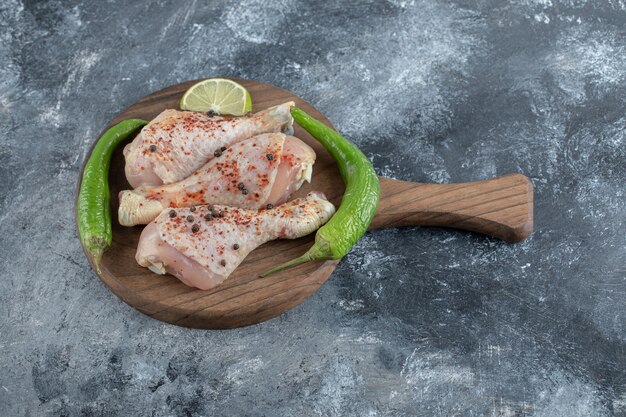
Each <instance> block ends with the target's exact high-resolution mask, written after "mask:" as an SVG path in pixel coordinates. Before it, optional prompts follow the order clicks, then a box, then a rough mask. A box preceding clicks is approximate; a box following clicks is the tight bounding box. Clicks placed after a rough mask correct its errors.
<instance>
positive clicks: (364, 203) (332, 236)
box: [261, 107, 380, 277]
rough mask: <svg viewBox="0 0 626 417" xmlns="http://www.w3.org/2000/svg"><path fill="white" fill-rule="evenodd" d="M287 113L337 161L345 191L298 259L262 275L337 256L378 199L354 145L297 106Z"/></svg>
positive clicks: (370, 170) (363, 226)
mask: <svg viewBox="0 0 626 417" xmlns="http://www.w3.org/2000/svg"><path fill="white" fill-rule="evenodd" d="M291 114H292V116H293V118H294V120H295V121H296V122H297V123H298V124H299V125H300V126H302V127H303V128H304V130H306V131H307V132H309V133H310V134H311V135H312V136H313V137H314V138H315V139H317V140H318V141H319V142H320V143H321V144H322V145H323V146H324V148H326V150H327V151H328V152H329V153H330V154H331V155H332V157H333V158H334V159H335V161H337V165H338V166H339V173H340V174H341V177H342V178H343V181H344V183H345V184H346V191H345V193H344V195H343V198H342V199H341V204H340V206H339V209H338V210H337V212H336V213H335V215H334V216H333V217H332V218H331V219H330V220H329V221H328V223H326V224H325V225H324V226H322V227H321V228H320V229H319V230H318V231H317V234H316V235H315V243H314V244H313V246H311V248H310V249H309V250H308V251H307V252H306V253H305V254H304V255H302V256H300V257H299V258H296V259H293V260H291V261H289V262H286V263H284V264H282V265H278V266H277V267H275V268H272V269H270V270H269V271H267V272H264V273H263V274H261V276H262V277H265V276H267V275H269V274H273V273H274V272H278V271H282V270H283V269H287V268H291V267H293V266H296V265H300V264H302V263H305V262H309V261H314V260H324V259H341V258H342V257H343V256H344V255H345V254H346V253H348V251H349V250H350V248H351V247H352V246H353V245H354V244H355V243H356V242H357V240H359V239H360V238H361V236H363V234H364V233H365V231H366V230H367V228H368V227H369V225H370V223H371V222H372V219H373V218H374V214H376V210H377V208H378V200H379V198H380V183H379V181H378V175H376V172H375V171H374V167H373V166H372V163H371V162H370V161H369V160H368V159H367V157H366V156H365V155H363V153H362V152H361V151H360V150H359V149H358V148H357V147H356V146H354V145H353V144H352V143H350V142H349V141H348V140H347V139H345V138H344V137H342V136H341V135H340V134H339V133H337V132H336V131H334V130H333V129H331V128H329V127H328V126H326V125H325V124H324V123H322V122H320V121H319V120H316V119H314V118H313V117H311V116H309V115H308V114H306V113H305V112H304V111H303V110H301V109H299V108H297V107H294V108H293V109H292V110H291Z"/></svg>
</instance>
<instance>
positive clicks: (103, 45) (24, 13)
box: [0, 0, 626, 417]
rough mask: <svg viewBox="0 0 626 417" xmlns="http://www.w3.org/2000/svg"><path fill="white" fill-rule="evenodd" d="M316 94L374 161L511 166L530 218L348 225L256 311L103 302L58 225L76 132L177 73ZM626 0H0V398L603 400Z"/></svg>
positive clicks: (45, 409) (623, 131) (620, 384)
mask: <svg viewBox="0 0 626 417" xmlns="http://www.w3.org/2000/svg"><path fill="white" fill-rule="evenodd" d="M229 75H230V76H238V77H245V78H251V79H258V80H262V81H265V82H269V83H273V84H275V85H278V86H280V87H284V88H287V89H289V90H291V91H293V92H294V93H296V94H298V95H300V96H302V97H304V98H305V99H306V100H308V101H310V102H311V103H313V104H314V105H315V106H317V107H318V108H319V109H320V110H321V111H323V112H324V113H325V114H327V115H328V117H329V118H330V120H331V121H332V122H333V123H334V124H335V125H336V126H337V127H338V129H340V130H341V131H342V132H343V133H344V134H345V135H346V136H347V137H349V138H350V139H351V140H353V141H354V142H355V143H357V144H358V145H359V146H360V147H361V148H362V149H363V151H364V152H365V153H366V154H367V155H368V156H369V157H371V159H372V160H373V162H374V165H375V167H376V169H377V171H378V172H379V173H380V174H381V175H386V176H390V177H393V178H398V179H403V180H411V181H430V182H455V181H466V180H478V179H485V178H489V177H492V176H495V175H499V174H505V173H509V172H521V173H524V174H526V175H528V176H529V177H531V178H532V181H533V183H534V185H535V187H536V188H535V190H536V206H535V209H536V231H535V233H534V234H533V235H532V237H531V238H530V239H528V240H527V241H525V242H524V243H521V244H516V245H510V244H506V243H503V242H500V241H497V240H495V239H490V238H486V237H482V236H478V235H474V234H470V233H463V232H455V231H446V230H439V229H417V228H406V229H395V230H381V231H377V232H375V233H368V234H367V235H366V236H365V237H364V238H363V239H362V240H361V241H360V242H359V243H358V244H357V246H356V247H355V248H354V249H353V250H352V251H351V252H350V254H349V255H348V256H347V257H346V258H345V259H344V261H343V262H342V263H341V264H340V266H339V268H338V269H337V271H336V272H335V274H334V275H333V276H332V278H331V279H330V280H329V282H328V283H327V284H326V285H324V286H323V287H322V288H321V289H320V291H318V292H317V293H316V294H315V295H314V296H312V297H311V298H310V299H308V300H307V301H306V302H305V303H303V304H302V305H300V306H299V307H297V308H295V309H294V310H292V311H290V312H288V313H286V314H284V315H282V316H280V317H278V318H276V319H274V320H271V321H269V322H266V323H263V324H260V325H256V326H252V327H248V328H243V329H238V330H232V331H198V330H189V329H184V328H179V327H175V326H171V325H168V324H164V323H161V322H158V321H156V320H153V319H150V318H149V317H146V316H144V315H142V314H141V313H139V312H137V311H135V310H134V309H132V308H131V307H129V306H127V305H126V304H124V303H123V302H122V301H120V300H119V299H118V298H117V297H116V296H115V295H114V294H113V293H111V292H110V291H109V290H108V289H107V288H106V287H105V286H104V285H103V284H102V283H101V282H100V281H99V280H98V278H97V277H96V276H95V274H94V273H93V272H92V271H91V270H90V268H89V266H88V264H87V261H86V260H85V258H84V256H83V254H82V251H81V248H80V246H79V242H78V240H77V238H76V230H75V226H74V221H73V200H74V190H75V185H76V181H77V175H78V172H79V169H80V166H81V164H82V162H83V160H84V158H85V155H86V152H87V150H88V149H89V147H90V145H91V144H92V143H93V141H94V140H95V139H96V135H97V134H98V132H100V130H101V129H102V128H103V127H104V126H105V125H106V124H107V122H108V121H109V120H110V119H111V118H112V117H113V116H114V115H115V114H117V113H118V112H119V111H121V109H123V108H124V107H125V106H127V105H129V104H131V103H133V102H134V101H136V100H137V99H139V98H141V97H143V96H145V95H147V94H149V93H151V92H153V91H155V90H157V89H160V88H162V87H165V86H168V85H170V84H173V83H177V82H180V81H183V80H187V79H193V78H200V77H210V76H229ZM625 87H626V4H625V3H624V1H623V0H607V1H597V2H594V1H585V0H562V1H561V0H518V1H513V2H504V1H499V0H491V1H489V0H484V1H478V2H474V1H467V0H457V1H451V2H443V1H431V0H421V1H419V0H418V1H409V0H406V1H404V0H402V1H400V0H396V1H357V2H335V3H332V2H326V1H297V0H280V1H267V0H247V1H243V2H233V1H221V2H201V1H184V2H183V1H142V2H130V1H128V2H121V1H98V0H89V1H85V2H79V1H75V0H73V1H49V2H40V1H33V0H28V1H18V0H2V1H1V2H0V178H1V179H2V181H1V183H0V209H1V210H0V247H1V249H2V251H1V252H0V261H1V265H2V268H1V272H0V274H1V278H0V415H2V416H21V415H33V416H35V415H36V416H39V415H43V416H47V415H50V416H61V415H64V416H79V415H80V416H83V415H84V416H131V415H137V416H139V415H141V416H143V415H146V416H148V415H149V416H209V415H210V416H214V415H247V416H279V415H284V416H304V415H307V416H308V415H313V416H316V415H319V416H339V415H341V416H413V415H419V416H452V415H458V416H567V417H572V416H625V415H626V305H625V300H626V297H625V295H626V240H625V231H626V195H625V185H624V184H625V183H626V146H625V145H626V116H625V109H626V88H625Z"/></svg>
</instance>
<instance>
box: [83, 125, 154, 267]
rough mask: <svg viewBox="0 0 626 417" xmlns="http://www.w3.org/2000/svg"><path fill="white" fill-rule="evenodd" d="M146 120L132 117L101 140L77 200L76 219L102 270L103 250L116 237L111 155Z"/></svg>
mask: <svg viewBox="0 0 626 417" xmlns="http://www.w3.org/2000/svg"><path fill="white" fill-rule="evenodd" d="M146 124H148V122H147V121H145V120H141V119H128V120H124V121H122V122H120V123H118V124H116V125H115V126H113V127H112V128H110V129H109V130H107V131H106V132H105V133H104V134H103V135H102V137H101V138H100V139H99V140H98V142H97V143H96V146H95V147H94V148H93V151H92V152H91V156H90V157H89V160H88V161H87V163H86V164H85V169H84V171H83V178H82V182H81V183H80V191H79V193H78V202H77V204H76V219H77V223H78V235H79V236H80V240H81V241H82V242H83V246H84V247H85V248H86V249H87V252H89V253H90V254H91V256H93V260H94V263H95V265H96V269H97V270H98V272H100V261H101V259H102V254H103V253H104V251H105V249H106V248H108V247H109V246H110V245H111V242H112V240H113V235H112V232H111V206H110V204H109V202H110V200H111V195H110V192H109V166H110V165H111V155H113V150H114V149H115V147H116V146H117V145H118V144H119V143H120V142H122V141H123V140H124V139H126V138H127V137H128V136H130V135H131V134H132V133H133V132H134V131H136V130H137V129H139V128H140V127H142V126H145V125H146Z"/></svg>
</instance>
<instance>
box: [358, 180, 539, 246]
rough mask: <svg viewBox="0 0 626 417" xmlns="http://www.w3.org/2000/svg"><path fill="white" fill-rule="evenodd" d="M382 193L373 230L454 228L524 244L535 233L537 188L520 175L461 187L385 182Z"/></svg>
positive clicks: (459, 184) (382, 185)
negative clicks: (534, 208)
mask: <svg viewBox="0 0 626 417" xmlns="http://www.w3.org/2000/svg"><path fill="white" fill-rule="evenodd" d="M380 187H381V198H380V204H379V207H378V212H377V213H376V217H374V220H373V222H372V224H371V226H370V230H371V229H379V228H382V227H397V226H439V227H451V228H455V229H463V230H469V231H472V232H478V233H482V234H485V235H489V236H493V237H496V238H499V239H503V240H506V241H507V242H519V241H522V240H524V239H526V238H527V237H528V236H529V235H530V234H531V233H532V230H533V185H532V183H531V182H530V180H529V179H528V177H526V176H524V175H521V174H509V175H503V176H501V177H496V178H493V179H490V180H485V181H476V182H466V183H458V184H420V183H414V182H406V181H397V180H392V179H390V178H383V177H381V178H380Z"/></svg>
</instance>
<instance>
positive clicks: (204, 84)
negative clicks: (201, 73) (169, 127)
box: [180, 78, 252, 116]
mask: <svg viewBox="0 0 626 417" xmlns="http://www.w3.org/2000/svg"><path fill="white" fill-rule="evenodd" d="M180 108H181V109H182V110H191V111H198V112H209V111H212V112H214V113H217V114H228V115H232V116H241V115H244V114H246V113H248V112H249V111H251V110H252V99H251V98H250V93H249V92H248V90H246V89H245V88H244V87H243V86H242V85H241V84H238V83H236V82H234V81H231V80H227V79H225V78H209V79H207V80H204V81H200V82H199V83H196V84H194V85H192V86H191V87H189V90H187V91H185V94H184V95H183V98H182V99H181V100H180Z"/></svg>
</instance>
